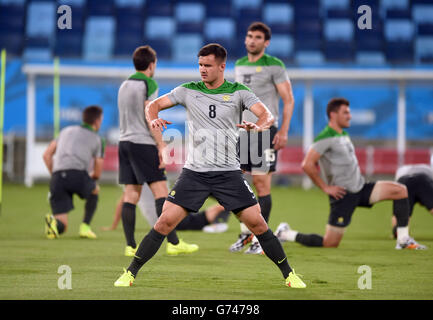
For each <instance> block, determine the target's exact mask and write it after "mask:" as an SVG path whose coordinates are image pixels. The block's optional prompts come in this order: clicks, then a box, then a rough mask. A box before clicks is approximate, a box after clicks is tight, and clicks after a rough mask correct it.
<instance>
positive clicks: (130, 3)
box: [66, 0, 146, 8]
mask: <svg viewBox="0 0 433 320" xmlns="http://www.w3.org/2000/svg"><path fill="white" fill-rule="evenodd" d="M66 1H67V0H66ZM145 2H146V0H115V1H114V3H115V5H116V7H118V8H123V7H128V8H142V7H143V6H144V4H145Z"/></svg>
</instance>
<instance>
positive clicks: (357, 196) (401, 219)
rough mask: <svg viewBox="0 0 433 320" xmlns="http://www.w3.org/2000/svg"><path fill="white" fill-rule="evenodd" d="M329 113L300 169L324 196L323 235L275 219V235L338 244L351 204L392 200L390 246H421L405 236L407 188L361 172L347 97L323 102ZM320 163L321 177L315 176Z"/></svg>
mask: <svg viewBox="0 0 433 320" xmlns="http://www.w3.org/2000/svg"><path fill="white" fill-rule="evenodd" d="M326 112H327V115H328V118H329V122H328V125H327V126H326V128H325V129H324V130H323V131H322V132H321V133H320V134H319V135H318V136H317V137H316V139H315V140H314V144H313V145H312V146H311V147H310V149H309V151H308V153H307V155H306V156H305V159H304V161H303V163H302V168H303V170H304V171H305V173H307V174H308V176H309V177H310V178H311V180H313V182H314V183H315V184H316V185H317V186H318V187H319V188H320V189H322V190H323V192H325V193H326V194H328V195H329V202H330V205H331V213H330V215H329V220H328V225H327V226H326V233H325V236H324V237H322V236H320V235H317V234H304V233H300V232H297V231H294V230H290V228H289V226H288V225H287V224H280V226H279V227H278V228H277V231H276V233H277V234H278V237H279V238H280V239H281V238H283V239H286V240H287V241H296V242H298V243H300V244H303V245H305V246H309V247H338V245H339V244H340V241H341V239H342V238H343V234H344V231H345V228H346V227H347V226H348V225H349V223H350V221H351V218H352V214H353V212H354V211H355V208H356V207H372V206H373V204H375V203H377V202H379V201H383V200H394V215H395V217H396V220H397V244H396V247H395V248H396V249H405V248H406V249H425V246H423V245H420V244H418V243H417V242H416V241H415V240H414V239H413V238H411V237H410V236H409V228H408V222H409V201H408V192H407V188H406V187H405V186H404V185H402V184H400V183H396V182H393V181H377V182H375V183H366V182H365V179H364V177H363V176H362V175H361V170H360V168H359V165H358V160H357V158H356V155H355V148H354V146H353V144H352V142H351V140H350V138H349V135H348V134H347V132H346V131H344V129H345V128H348V127H349V126H350V119H351V114H350V108H349V101H347V100H346V99H344V98H334V99H331V100H330V101H329V103H328V106H327V110H326ZM318 164H319V165H320V169H321V171H322V174H323V177H324V179H322V178H321V177H320V175H319V171H318V169H317V165H318Z"/></svg>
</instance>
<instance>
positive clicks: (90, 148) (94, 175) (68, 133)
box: [43, 106, 105, 239]
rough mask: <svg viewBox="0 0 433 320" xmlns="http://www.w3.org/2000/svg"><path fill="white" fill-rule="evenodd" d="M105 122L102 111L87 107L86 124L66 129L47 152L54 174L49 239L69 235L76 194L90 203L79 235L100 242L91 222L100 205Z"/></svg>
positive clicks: (48, 229) (84, 121) (48, 230)
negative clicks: (91, 226) (69, 221)
mask: <svg viewBox="0 0 433 320" xmlns="http://www.w3.org/2000/svg"><path fill="white" fill-rule="evenodd" d="M102 118H103V114H102V108H100V107H99V106H89V107H87V108H86V109H84V111H83V124H82V125H80V126H78V125H77V126H69V127H66V128H64V129H63V130H62V131H61V132H60V134H59V136H58V138H57V139H56V140H53V141H51V143H50V144H49V146H48V148H47V149H46V150H45V152H44V155H43V159H44V162H45V165H46V166H47V168H48V171H49V172H50V174H51V181H50V199H49V200H50V206H51V211H52V214H53V215H51V214H47V215H46V216H45V235H46V236H47V238H48V239H56V238H58V237H59V235H60V234H62V233H64V232H65V231H66V228H67V226H68V212H69V211H71V210H72V209H73V208H74V205H73V202H72V197H73V195H74V194H77V195H78V196H79V197H80V198H82V199H85V200H86V204H85V209H84V219H83V222H82V223H81V225H80V231H79V235H80V237H82V238H90V239H95V238H96V235H95V234H94V233H93V231H92V230H91V229H90V221H91V220H92V217H93V214H94V213H95V211H96V207H97V204H98V193H99V187H98V185H97V184H96V180H98V179H99V177H100V176H101V173H102V165H103V161H104V159H103V158H104V149H105V143H104V140H103V139H102V138H101V137H100V136H99V135H98V133H97V132H98V130H99V128H100V127H101V123H102ZM92 165H93V171H92V172H91V173H90V174H89V173H88V172H87V170H88V168H90V167H91V166H92Z"/></svg>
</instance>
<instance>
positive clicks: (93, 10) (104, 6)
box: [87, 0, 114, 16]
mask: <svg viewBox="0 0 433 320" xmlns="http://www.w3.org/2000/svg"><path fill="white" fill-rule="evenodd" d="M87 14H88V15H89V16H110V15H113V14H114V1H113V0H104V1H87Z"/></svg>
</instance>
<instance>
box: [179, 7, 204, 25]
mask: <svg viewBox="0 0 433 320" xmlns="http://www.w3.org/2000/svg"><path fill="white" fill-rule="evenodd" d="M174 11H175V17H176V21H177V22H182V23H186V22H189V23H201V22H202V21H203V19H204V17H205V13H206V11H205V7H204V5H203V4H202V3H195V2H180V3H177V4H176V6H175V9H174Z"/></svg>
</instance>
